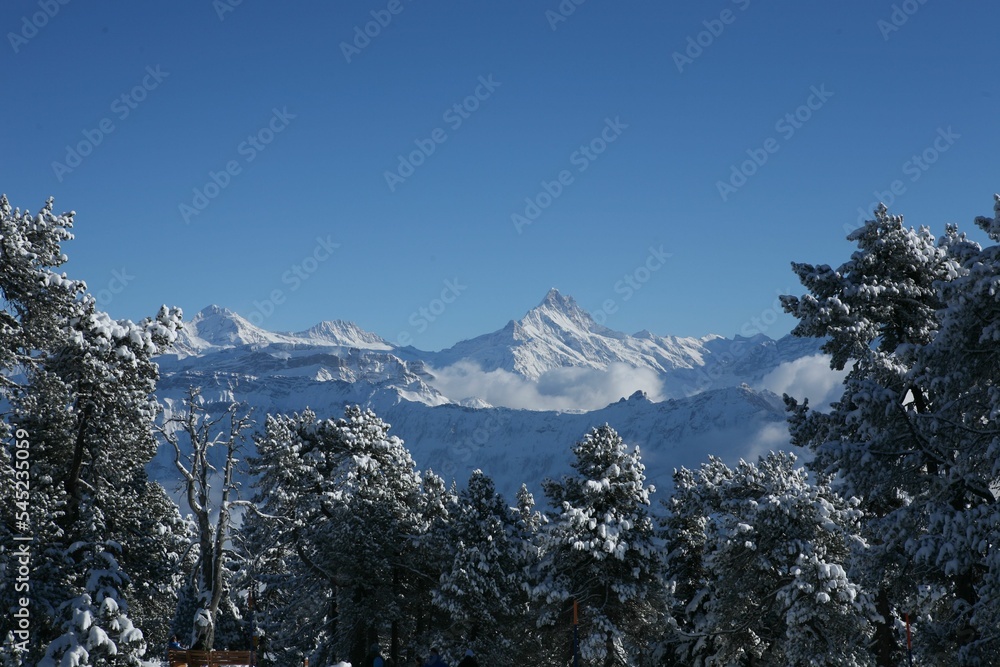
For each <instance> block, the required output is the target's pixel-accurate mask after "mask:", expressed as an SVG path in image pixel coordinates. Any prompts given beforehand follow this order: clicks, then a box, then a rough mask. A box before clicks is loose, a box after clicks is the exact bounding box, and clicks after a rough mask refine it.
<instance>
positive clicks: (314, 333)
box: [294, 320, 392, 350]
mask: <svg viewBox="0 0 1000 667" xmlns="http://www.w3.org/2000/svg"><path fill="white" fill-rule="evenodd" d="M294 335H295V336H296V337H297V338H306V339H309V340H312V341H316V342H318V343H324V344H329V345H340V346H343V347H356V348H358V349H361V350H391V349H392V346H391V345H390V344H389V343H387V342H386V341H385V340H384V339H383V338H382V337H381V336H379V335H378V334H374V333H372V332H370V331H365V330H364V329H362V328H361V327H359V326H358V325H356V324H354V322H345V321H344V320H326V321H323V322H320V323H319V324H317V325H316V326H313V327H310V328H309V329H306V330H305V331H302V332H299V333H297V334H294Z"/></svg>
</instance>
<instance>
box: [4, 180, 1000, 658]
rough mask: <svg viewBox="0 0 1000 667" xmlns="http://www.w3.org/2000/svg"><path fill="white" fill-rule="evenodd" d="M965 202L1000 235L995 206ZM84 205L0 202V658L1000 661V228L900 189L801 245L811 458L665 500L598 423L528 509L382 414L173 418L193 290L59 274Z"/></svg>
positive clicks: (709, 464)
mask: <svg viewBox="0 0 1000 667" xmlns="http://www.w3.org/2000/svg"><path fill="white" fill-rule="evenodd" d="M975 222H976V224H977V226H978V227H979V228H981V229H982V230H983V231H984V232H985V233H986V235H987V236H988V237H989V239H990V240H991V241H993V242H994V243H996V242H1000V197H997V203H996V207H995V214H994V216H993V217H980V218H977V219H976V221H975ZM72 225H73V214H72V213H67V214H63V215H57V214H55V213H54V212H53V207H52V201H51V200H49V202H48V203H47V204H46V205H45V207H44V208H43V209H42V210H41V211H40V212H38V213H35V214H32V213H29V212H23V211H20V210H18V209H13V208H12V207H11V206H10V204H9V203H8V201H7V199H6V197H4V198H2V199H0V297H2V306H0V399H2V405H3V410H4V419H3V421H2V424H0V440H2V442H3V446H2V447H0V496H2V498H0V513H2V521H0V604H2V605H3V607H4V609H5V610H6V613H5V615H4V616H3V617H2V620H0V642H2V643H0V667H13V666H14V665H21V664H26V665H42V666H45V667H77V666H81V667H82V666H87V665H93V666H116V667H117V666H126V665H128V666H137V665H140V664H143V662H144V661H147V660H155V659H158V658H161V657H162V656H163V653H164V647H165V645H166V642H167V638H168V637H169V636H170V634H173V633H177V634H178V635H180V636H181V637H182V639H183V640H185V641H196V640H197V641H199V642H202V643H204V644H206V645H207V646H210V647H215V648H225V647H228V648H249V647H250V645H251V642H252V641H256V642H258V644H259V647H260V654H259V655H260V664H262V665H276V666H293V665H301V664H302V661H303V660H304V659H306V658H308V659H309V660H310V665H314V666H319V667H323V666H325V665H328V664H333V663H335V662H337V661H339V660H349V661H351V662H353V664H355V665H359V664H361V661H362V660H363V659H364V656H365V654H366V652H367V651H368V648H369V647H370V646H371V645H372V644H373V643H375V642H378V643H380V644H381V646H382V648H383V651H384V653H385V655H386V656H387V657H391V658H392V659H393V660H394V662H395V664H396V665H404V664H413V663H412V660H413V659H415V658H416V657H417V656H419V655H426V651H427V649H428V648H429V647H431V646H437V647H440V648H441V649H442V651H443V653H444V654H445V656H446V657H448V658H457V657H458V656H460V655H462V653H464V651H465V650H466V649H467V648H472V649H473V650H474V651H475V652H476V654H477V655H478V656H479V659H480V663H481V664H484V665H489V664H493V665H519V664H535V665H568V664H571V654H572V651H573V647H574V637H575V645H576V647H577V650H578V651H579V656H580V665H586V666H594V667H598V666H619V665H630V666H632V665H634V666H643V667H645V666H654V665H656V666H669V665H684V666H704V667H708V666H709V665H748V666H749V665H755V666H783V665H885V666H888V665H900V664H905V661H906V660H907V651H908V649H907V636H908V633H911V634H912V645H913V649H912V650H913V658H914V661H915V664H919V665H942V666H944V665H949V666H951V665H995V664H1000V555H998V550H997V548H996V547H997V543H998V537H1000V536H998V531H1000V511H998V509H997V503H996V500H997V495H998V493H1000V426H998V423H997V415H998V414H1000V386H997V385H996V384H995V383H996V382H997V380H998V379H1000V372H998V371H1000V363H998V362H1000V245H988V246H986V247H981V246H980V245H979V244H977V243H975V242H973V241H971V240H970V239H968V238H966V237H965V236H964V235H962V234H960V233H959V231H958V230H957V228H955V227H953V226H948V227H947V228H946V229H945V231H944V234H943V235H942V236H941V237H940V238H935V237H934V236H932V235H931V233H930V232H929V231H928V230H927V229H920V230H914V229H909V228H906V227H905V226H904V225H903V220H902V218H901V217H899V216H892V215H889V213H888V212H887V211H886V210H885V208H884V207H880V208H879V209H878V210H876V211H875V214H874V216H873V220H870V221H868V222H867V223H866V224H865V225H864V226H862V227H861V228H859V229H857V230H855V231H854V232H852V233H851V234H850V235H849V236H848V240H849V241H850V242H852V243H853V244H854V245H855V246H856V249H855V250H854V252H853V254H851V255H850V258H849V259H848V260H847V261H846V262H845V263H843V264H842V265H841V266H839V267H837V268H832V267H830V266H825V265H820V266H813V265H809V264H797V263H796V264H793V265H792V268H793V271H794V272H795V273H796V274H797V275H798V277H799V279H800V280H801V282H802V284H803V286H804V288H805V293H804V294H803V295H801V296H791V295H788V296H784V297H782V303H783V305H784V308H785V310H786V311H787V312H789V313H791V314H792V315H794V316H795V317H796V318H797V320H798V324H797V326H796V328H795V330H794V331H793V333H794V334H795V335H798V336H806V337H817V338H822V339H824V340H825V347H824V350H825V351H826V352H827V353H828V354H829V355H830V364H831V367H833V368H835V369H841V370H848V374H847V377H846V379H845V381H844V385H843V394H842V396H841V397H840V398H839V399H838V400H837V401H836V402H834V403H833V404H832V406H831V407H830V408H829V409H826V410H823V411H816V410H812V409H810V407H809V405H808V402H807V401H801V402H800V401H798V400H796V398H794V397H789V396H786V397H785V403H786V405H787V408H788V424H789V431H790V434H791V439H792V444H793V445H794V446H795V447H798V448H801V450H802V451H803V452H806V453H807V454H808V455H807V456H804V457H803V459H805V460H807V463H806V464H805V465H804V466H803V465H800V464H799V463H798V462H797V459H796V457H795V456H794V455H793V454H791V453H781V452H778V453H771V454H769V455H767V456H764V457H762V458H760V459H759V460H758V461H754V462H746V461H741V462H739V463H738V464H737V465H736V466H735V467H730V466H728V465H726V464H725V463H724V462H722V461H721V460H719V459H716V458H711V457H710V458H709V459H708V460H707V461H706V462H705V463H704V464H703V465H702V466H700V467H699V468H697V469H693V470H688V469H681V470H678V471H677V472H676V473H675V475H674V488H673V491H672V493H671V494H670V495H669V496H660V497H658V496H657V495H656V492H655V490H654V489H653V488H652V487H651V486H650V485H649V484H647V480H646V477H645V474H644V467H643V464H642V459H641V455H640V452H639V451H638V449H636V448H633V447H629V446H628V445H627V444H626V443H624V442H623V441H622V439H621V437H619V435H618V434H617V433H616V432H615V430H614V429H613V428H612V427H611V426H609V425H595V427H594V428H593V429H592V430H591V431H590V432H589V433H585V434H581V438H580V440H579V441H578V442H576V443H575V444H574V443H564V446H565V447H566V448H567V457H568V458H569V460H570V461H571V462H572V473H571V474H569V475H566V476H565V477H563V478H562V479H558V480H552V479H550V480H545V481H544V482H542V489H543V491H544V496H545V502H544V503H540V504H539V505H536V503H535V499H534V498H533V497H532V495H531V493H529V491H528V487H527V486H522V487H521V490H520V492H519V493H518V494H517V496H516V498H511V499H507V498H504V497H503V496H501V495H500V494H499V493H498V492H497V490H496V488H495V486H494V484H493V481H492V480H491V479H490V478H489V477H488V476H487V475H485V474H484V473H483V472H481V471H478V470H477V471H475V472H473V473H472V475H471V476H470V477H469V479H468V480H458V481H457V482H455V481H452V480H446V479H443V478H441V477H440V476H439V475H436V474H435V473H434V472H433V471H429V470H427V471H420V470H418V469H417V466H416V465H415V463H414V461H413V459H412V458H411V456H410V453H409V452H408V451H407V449H406V447H405V445H404V442H403V441H402V440H401V439H399V438H398V437H397V436H396V435H393V434H390V427H389V425H388V424H386V423H385V422H383V421H382V420H381V419H380V418H379V417H378V416H377V415H375V414H374V413H373V412H371V411H370V410H367V409H364V408H362V407H357V406H351V407H347V408H346V409H345V411H344V413H343V414H341V415H316V414H314V413H313V412H311V411H310V410H309V409H308V407H307V406H302V411H301V412H299V413H296V414H275V415H248V414H246V413H245V411H244V410H242V408H241V406H239V405H223V406H221V407H220V406H217V405H210V404H207V403H206V402H205V400H204V399H203V398H202V397H201V396H200V394H199V393H198V392H197V391H196V390H192V391H191V392H190V394H189V396H188V399H187V400H186V401H185V402H184V404H183V406H180V407H178V406H175V407H174V409H173V410H168V409H165V408H164V406H161V405H159V404H158V403H157V401H156V398H155V390H156V383H157V379H158V369H157V366H156V363H155V357H156V355H158V354H160V353H162V352H164V351H165V350H168V349H169V348H170V345H171V343H172V342H173V341H174V340H175V339H176V336H177V333H178V331H179V330H180V328H181V327H182V317H181V313H180V311H179V310H177V309H171V308H167V307H163V308H161V309H160V310H159V312H157V313H156V314H155V315H154V316H151V317H149V318H147V319H145V320H143V321H141V322H139V323H137V324H136V323H133V322H130V321H122V320H117V321H116V320H113V319H111V318H110V317H109V316H108V315H107V314H106V313H104V312H102V311H101V310H100V309H98V307H97V304H96V300H95V298H94V297H93V296H92V295H91V294H90V293H89V292H88V290H87V287H86V285H85V284H84V283H82V282H80V281H77V280H73V279H71V278H69V277H67V276H66V275H65V274H63V273H59V272H58V269H59V267H60V266H61V265H62V264H63V263H64V262H65V261H66V256H65V254H64V251H63V247H62V246H63V244H64V243H65V242H66V241H67V240H69V239H71V238H72V232H71V230H72ZM253 419H256V420H258V421H257V422H254V421H253ZM654 435H655V434H654ZM251 443H252V446H251ZM555 444H556V445H561V443H555ZM159 446H165V447H168V448H170V450H169V451H172V452H173V453H174V463H175V466H176V471H177V473H178V479H180V480H181V489H182V502H181V504H180V505H178V504H177V503H176V502H175V501H174V500H173V499H172V498H171V497H170V495H169V494H168V493H167V491H166V490H165V489H164V488H163V487H162V486H161V485H160V484H159V483H157V482H155V481H151V480H150V479H149V478H148V477H147V474H146V465H147V464H148V463H149V461H150V460H151V459H152V457H153V455H154V453H155V452H156V450H157V448H158V447H159ZM237 473H242V474H237ZM243 475H248V477H244V476H243ZM244 478H246V479H250V480H252V482H251V485H247V486H246V487H245V488H243V487H241V484H240V481H239V480H240V479H244ZM525 481H526V482H530V483H537V482H540V481H541V480H525ZM577 612H578V615H577ZM575 617H576V618H578V625H577V626H576V628H574V618H575ZM574 630H575V632H574Z"/></svg>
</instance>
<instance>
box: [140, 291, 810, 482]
mask: <svg viewBox="0 0 1000 667" xmlns="http://www.w3.org/2000/svg"><path fill="white" fill-rule="evenodd" d="M819 344H820V342H819V341H815V340H804V339H793V338H790V337H786V338H783V339H781V340H778V341H774V340H771V339H770V338H767V337H766V336H756V337H754V338H742V337H736V338H734V339H726V338H723V337H721V336H706V337H704V338H678V337H670V336H657V335H655V334H652V333H649V332H646V331H644V332H640V333H637V334H635V335H629V334H625V333H621V332H617V331H613V330H611V329H608V328H606V327H604V326H601V325H600V324H597V322H595V321H594V319H593V318H592V317H591V316H590V314H589V313H587V312H586V311H584V310H582V309H581V308H580V307H579V306H578V305H577V304H576V302H575V301H574V300H573V299H572V298H571V297H568V296H564V295H562V294H560V293H559V292H558V291H557V290H554V289H553V290H551V291H549V293H548V294H546V295H545V298H544V299H543V300H542V302H541V303H540V304H539V305H538V306H537V307H535V308H533V309H531V310H530V311H528V313H527V314H525V316H524V317H523V318H521V319H520V320H516V321H515V320H512V321H510V322H509V323H508V324H507V325H506V326H505V327H504V328H502V329H500V330H499V331H495V332H493V333H490V334H485V335H483V336H479V337H476V338H473V339H471V340H467V341H462V342H460V343H458V344H456V345H454V346H453V347H451V348H449V349H446V350H442V351H439V352H425V351H421V350H417V349H415V348H413V347H405V348H400V347H398V346H395V345H393V344H391V343H389V342H387V341H386V340H384V339H383V338H381V337H379V336H378V335H376V334H374V333H371V332H368V331H365V330H363V329H361V328H360V327H358V326H357V325H355V324H353V323H351V322H343V321H340V320H332V321H325V322H322V323H320V324H318V325H316V326H314V327H312V328H310V329H307V330H306V331H301V332H296V333H276V332H270V331H267V330H265V329H263V328H261V327H259V326H255V325H254V324H253V323H251V322H249V321H248V320H246V319H244V318H242V317H240V316H239V315H237V314H235V313H233V312H231V311H229V310H226V309H224V308H219V307H217V306H210V307H208V308H206V309H204V310H202V311H201V312H199V313H198V314H197V315H195V317H194V318H192V319H191V321H190V322H188V323H187V324H186V326H185V331H184V332H183V333H182V335H181V337H180V340H179V341H178V344H177V345H176V347H175V352H174V353H172V354H167V355H163V356H161V357H160V358H159V359H158V361H159V364H160V370H161V381H160V383H159V389H158V395H159V398H160V400H161V402H163V403H164V404H166V405H167V406H168V407H172V406H176V405H177V404H178V403H179V401H180V399H181V398H182V397H183V396H184V395H185V393H186V391H187V389H188V387H190V386H197V387H200V388H201V390H202V396H203V397H204V399H205V400H206V402H208V404H209V405H210V406H211V405H213V404H218V405H217V406H216V407H218V408H219V409H221V407H222V406H223V405H224V404H226V403H228V402H230V401H239V402H245V403H247V404H248V405H249V406H252V407H253V408H254V410H255V416H256V419H257V422H258V423H259V424H262V423H263V421H264V417H265V415H266V414H268V413H279V412H283V413H290V412H300V411H302V410H304V409H305V408H307V407H309V408H311V409H312V410H314V411H315V412H316V413H317V415H318V416H319V417H321V418H329V417H333V418H336V417H339V416H341V415H342V413H343V408H344V406H345V405H348V404H355V403H357V404H361V405H364V406H370V407H371V408H373V409H374V410H375V411H376V412H377V413H378V414H379V415H380V416H381V417H383V418H384V419H385V420H386V421H388V422H389V423H391V424H393V432H394V433H395V434H396V435H397V436H399V437H401V438H402V439H403V440H404V441H405V442H406V443H407V446H408V447H409V448H410V450H411V451H412V453H413V455H414V458H415V459H416V461H417V463H418V465H419V466H420V467H421V468H431V469H434V470H435V471H438V472H440V473H443V474H444V475H445V476H446V477H447V478H449V479H451V478H456V479H457V480H458V481H459V483H462V482H464V481H465V479H466V478H467V477H468V474H469V473H470V472H471V471H472V470H473V469H475V468H482V469H483V470H484V472H486V473H487V474H489V475H491V476H493V477H494V479H495V480H496V482H497V485H498V487H499V488H500V489H502V490H503V491H505V492H506V493H508V494H512V493H513V492H514V490H516V488H517V487H518V486H519V485H520V484H521V483H522V482H526V483H528V484H529V487H532V488H533V490H535V491H537V490H538V484H539V482H540V481H541V480H542V479H543V478H544V477H546V476H551V475H558V474H560V473H561V472H563V471H565V470H568V463H569V458H570V455H569V449H570V447H571V446H572V445H573V443H575V442H576V441H577V440H579V439H580V438H581V437H582V436H583V435H584V434H585V433H586V432H587V431H588V430H589V428H590V427H592V426H596V425H600V424H604V423H609V424H611V426H613V427H614V428H616V429H617V430H618V431H619V432H620V433H621V434H622V435H623V437H624V438H625V440H626V442H628V443H629V444H632V445H639V446H640V447H641V449H642V452H643V459H644V461H645V462H646V465H647V472H648V474H649V477H650V479H652V480H653V481H654V483H656V484H657V485H658V486H660V487H666V486H669V484H670V474H671V473H672V471H673V469H674V468H675V467H677V466H680V465H685V466H692V465H697V464H698V463H700V462H701V461H703V460H705V459H706V458H707V455H708V454H709V453H711V454H716V455H719V456H722V457H723V458H724V459H734V460H735V459H738V458H739V457H741V456H742V457H750V456H756V454H757V453H759V452H760V451H766V450H767V449H771V448H781V447H787V435H786V434H785V430H784V423H783V420H784V414H783V410H782V406H781V401H780V399H779V398H778V397H777V396H776V395H775V394H773V393H771V392H769V391H766V390H765V389H764V388H763V387H764V386H765V384H762V381H763V380H764V379H765V378H766V377H768V376H769V374H772V373H773V372H774V371H775V370H776V369H778V368H780V367H783V366H785V365H788V364H794V363H798V362H800V361H801V360H803V359H806V358H810V357H812V356H814V355H816V354H817V353H818V349H819ZM626 396H628V397H629V398H627V399H626V398H625V397H626ZM546 408H555V409H546ZM168 463H169V461H168V459H167V457H166V452H163V451H161V453H160V456H159V457H158V458H157V460H156V461H154V463H153V469H152V472H153V474H154V476H155V477H157V478H160V479H161V480H162V481H164V482H165V483H166V484H167V486H168V488H169V487H170V485H171V484H170V477H171V475H172V471H171V469H172V466H170V465H168Z"/></svg>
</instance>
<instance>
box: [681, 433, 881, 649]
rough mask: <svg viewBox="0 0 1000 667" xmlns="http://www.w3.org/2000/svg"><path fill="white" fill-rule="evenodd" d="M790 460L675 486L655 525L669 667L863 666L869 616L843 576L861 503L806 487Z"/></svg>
mask: <svg viewBox="0 0 1000 667" xmlns="http://www.w3.org/2000/svg"><path fill="white" fill-rule="evenodd" d="M794 460H795V459H794V457H793V456H791V455H788V454H774V453H772V454H771V455H769V456H768V457H766V458H762V459H761V460H760V462H759V463H758V464H757V465H753V464H749V463H746V462H740V464H739V465H738V466H737V468H736V469H735V470H732V469H730V468H728V467H727V466H726V465H725V464H723V463H722V462H721V461H720V460H718V459H716V458H710V460H709V462H708V463H707V464H705V465H703V466H701V468H700V469H698V470H696V471H691V470H687V469H681V470H679V471H678V472H676V473H675V475H674V495H673V497H672V498H671V499H670V501H669V504H668V507H669V514H668V516H667V517H666V518H665V520H664V537H665V540H666V546H667V554H668V556H667V562H666V565H667V573H666V576H667V577H668V578H669V579H670V580H671V590H672V595H671V597H672V600H671V610H672V611H671V616H672V619H671V626H672V632H671V637H670V639H669V640H668V642H667V647H666V649H667V650H666V651H665V655H664V658H665V660H666V662H667V664H678V665H692V666H702V665H716V664H724V665H758V664H759V665H867V664H870V655H869V652H868V650H867V646H866V643H867V642H866V641H865V638H866V637H868V636H870V628H869V624H868V621H867V615H869V614H874V610H873V608H872V607H871V605H870V604H869V603H868V599H867V597H866V596H865V594H864V592H863V591H862V589H861V587H860V586H859V585H858V584H857V583H855V582H854V581H852V580H851V578H850V577H849V575H848V561H849V559H850V557H851V555H852V551H853V550H855V549H859V548H864V546H865V545H864V542H863V541H862V540H861V539H860V537H858V531H859V529H860V519H861V512H860V511H859V510H858V509H857V505H858V502H857V501H852V502H846V501H844V500H842V499H840V498H839V497H838V496H837V495H836V494H835V493H833V491H832V490H831V489H830V487H829V484H828V483H827V482H825V481H823V482H820V483H819V484H815V485H814V484H811V483H810V482H809V480H808V478H807V476H806V472H805V471H804V470H801V469H796V468H795V467H794Z"/></svg>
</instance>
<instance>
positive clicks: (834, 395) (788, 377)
mask: <svg viewBox="0 0 1000 667" xmlns="http://www.w3.org/2000/svg"><path fill="white" fill-rule="evenodd" d="M847 372H848V371H847V370H842V371H835V370H831V369H830V356H829V355H826V354H816V355H813V356H811V357H801V358H799V359H796V360H795V361H789V362H786V363H783V364H781V365H780V366H778V367H777V368H775V369H774V370H773V371H771V372H770V373H768V374H767V375H765V376H764V378H763V379H762V380H761V382H760V384H761V387H763V388H764V389H769V390H771V391H773V392H774V393H776V394H788V395H789V396H793V397H795V398H796V399H798V400H799V401H801V400H802V399H803V398H808V399H809V406H810V407H812V408H814V409H817V410H823V409H826V408H828V407H829V406H830V403H831V402H832V401H835V400H837V399H838V398H840V395H841V392H842V386H843V382H844V378H845V377H847Z"/></svg>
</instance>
